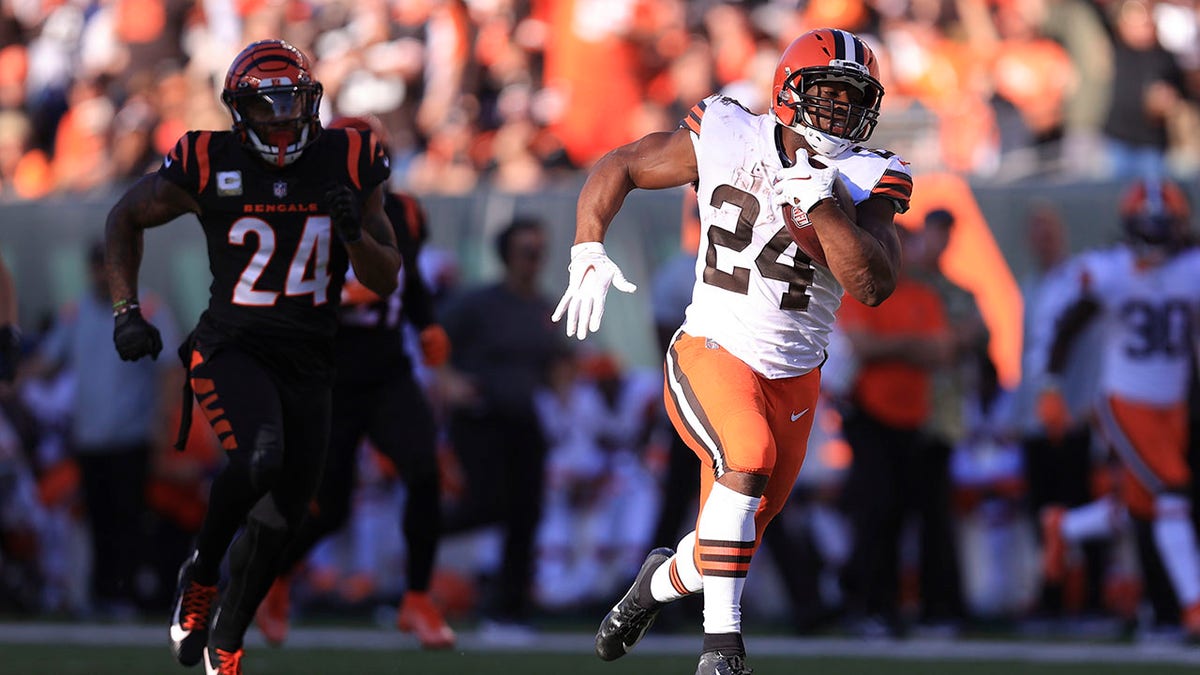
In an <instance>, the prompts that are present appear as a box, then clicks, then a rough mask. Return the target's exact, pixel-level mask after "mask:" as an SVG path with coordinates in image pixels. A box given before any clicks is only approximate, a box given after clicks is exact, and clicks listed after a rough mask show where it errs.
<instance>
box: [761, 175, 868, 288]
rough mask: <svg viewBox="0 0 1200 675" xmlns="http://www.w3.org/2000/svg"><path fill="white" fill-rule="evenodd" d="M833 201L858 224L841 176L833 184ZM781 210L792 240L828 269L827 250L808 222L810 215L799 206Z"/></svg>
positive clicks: (807, 254) (851, 199) (785, 206)
mask: <svg viewBox="0 0 1200 675" xmlns="http://www.w3.org/2000/svg"><path fill="white" fill-rule="evenodd" d="M833 199H834V201H836V202H837V204H838V206H840V207H841V209H842V211H844V212H845V213H846V217H848V218H849V219H850V220H851V221H854V222H857V220H856V217H857V215H858V210H857V209H855V208H854V198H853V197H851V196H850V188H848V187H846V183H845V181H843V180H842V178H841V176H839V177H838V179H837V181H836V182H834V184H833ZM780 208H781V209H783V222H784V223H785V224H786V225H787V229H788V233H789V234H791V235H792V240H793V241H795V242H796V245H797V246H799V247H800V251H801V252H802V253H804V255H806V256H808V257H809V258H811V259H812V261H813V262H814V263H816V264H818V265H820V266H821V267H828V266H829V265H828V264H827V263H826V262H825V249H824V248H822V247H821V240H820V239H819V238H817V231H816V229H815V228H813V226H812V223H810V222H808V214H807V213H805V212H804V211H803V210H801V209H800V207H798V206H791V205H788V204H784V205H782V206H780Z"/></svg>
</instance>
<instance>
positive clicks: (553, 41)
mask: <svg viewBox="0 0 1200 675" xmlns="http://www.w3.org/2000/svg"><path fill="white" fill-rule="evenodd" d="M634 2H636V0H610V2H605V3H596V2H584V1H582V0H558V1H556V2H553V3H549V5H548V6H547V7H546V8H545V9H547V10H548V11H547V16H548V17H549V24H550V29H549V31H547V33H548V35H549V39H548V40H547V42H546V84H547V86H549V87H550V88H552V89H554V90H556V91H559V92H561V93H562V94H563V102H564V110H563V112H562V115H561V117H559V119H558V120H557V121H556V122H555V124H554V125H553V130H554V132H555V133H556V134H557V135H558V137H559V138H561V139H562V142H563V146H564V147H565V148H566V151H567V154H568V155H569V156H570V158H571V161H573V162H575V163H576V164H578V165H580V166H588V165H590V164H591V163H592V162H593V161H595V160H597V159H599V158H600V156H601V155H603V154H604V153H606V152H608V151H609V150H611V149H612V148H615V147H617V146H619V145H624V144H625V143H628V142H630V141H632V140H634V138H633V137H632V130H631V128H630V125H629V124H628V122H627V121H626V120H627V119H628V117H629V111H631V110H634V109H636V108H637V107H638V104H639V102H640V101H641V98H642V87H641V83H640V81H639V73H640V69H641V63H640V61H639V59H638V53H637V48H636V47H635V46H634V45H633V44H632V43H630V42H629V41H628V40H627V39H626V31H628V30H629V29H630V28H632V22H631V19H632V17H633V15H634V14H635V12H634V9H635V8H634V7H633V6H632V4H633V3H634ZM622 11H628V12H629V16H626V17H623V16H622Z"/></svg>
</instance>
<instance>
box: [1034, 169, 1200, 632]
mask: <svg viewBox="0 0 1200 675" xmlns="http://www.w3.org/2000/svg"><path fill="white" fill-rule="evenodd" d="M1189 215H1190V208H1189V206H1188V203H1187V198H1186V196H1185V194H1184V192H1183V190H1181V189H1180V188H1179V186H1177V185H1175V184H1173V183H1170V182H1149V181H1137V182H1135V183H1133V184H1132V185H1131V186H1130V187H1129V188H1128V189H1127V190H1126V191H1125V194H1124V195H1123V197H1122V200H1121V219H1122V225H1123V227H1124V230H1125V242H1124V243H1123V244H1122V245H1119V246H1116V247H1113V248H1111V249H1107V250H1103V251H1096V252H1091V253H1086V254H1084V255H1082V256H1080V257H1079V258H1078V259H1077V260H1076V261H1075V263H1074V264H1075V270H1076V288H1075V292H1076V293H1077V300H1076V301H1075V302H1074V304H1071V305H1070V306H1069V307H1067V309H1066V310H1065V311H1064V312H1063V314H1062V316H1061V318H1060V319H1059V320H1058V324H1057V326H1056V331H1055V337H1054V341H1053V343H1052V345H1051V347H1050V356H1049V365H1048V367H1047V370H1048V371H1049V373H1050V377H1049V378H1048V379H1047V381H1046V382H1045V383H1044V388H1043V390H1042V392H1041V395H1040V398H1039V401H1038V414H1039V416H1040V417H1041V419H1042V421H1043V422H1044V423H1045V425H1046V428H1047V429H1051V430H1056V429H1057V430H1060V431H1061V430H1062V429H1065V428H1066V427H1067V426H1068V425H1069V423H1070V420H1069V416H1068V414H1067V412H1066V411H1067V407H1066V403H1065V402H1064V401H1063V398H1062V394H1061V393H1060V392H1059V390H1058V388H1057V386H1055V382H1054V376H1055V375H1056V374H1059V373H1061V372H1062V369H1063V367H1064V366H1065V364H1066V361H1067V357H1068V355H1069V354H1070V351H1071V350H1072V348H1073V347H1074V346H1075V338H1076V337H1077V336H1078V335H1079V334H1080V333H1081V332H1082V331H1083V329H1084V328H1085V327H1086V326H1087V325H1089V324H1090V323H1091V322H1093V321H1099V322H1101V326H1100V328H1101V330H1100V335H1101V338H1100V340H1101V344H1100V351H1101V354H1100V355H1098V356H1099V357H1100V362H1101V372H1100V393H1099V396H1098V397H1097V400H1096V402H1095V406H1094V417H1095V420H1094V423H1095V426H1096V428H1097V429H1098V430H1099V432H1100V434H1101V436H1102V437H1103V438H1104V440H1105V442H1106V444H1107V445H1108V446H1109V448H1111V449H1112V450H1113V452H1114V454H1115V455H1116V456H1117V457H1118V458H1120V460H1121V467H1122V468H1121V477H1120V480H1119V483H1118V487H1117V492H1118V496H1119V499H1120V502H1121V503H1122V504H1123V505H1124V507H1125V508H1126V509H1127V510H1128V513H1129V515H1132V516H1133V517H1135V518H1137V519H1139V520H1141V521H1144V522H1148V523H1149V524H1150V530H1151V534H1152V538H1153V540H1154V544H1155V548H1156V549H1157V550H1158V553H1159V556H1160V557H1161V558H1162V563H1163V568H1164V569H1165V570H1166V573H1167V577H1168V578H1169V579H1170V581H1171V586H1172V587H1173V588H1174V590H1175V595H1176V599H1177V600H1178V602H1179V607H1180V610H1181V615H1182V616H1181V618H1182V623H1183V628H1184V631H1185V633H1186V634H1187V636H1188V637H1189V638H1190V639H1193V640H1195V639H1200V548H1198V547H1197V543H1196V535H1195V532H1194V531H1193V529H1192V520H1191V508H1192V505H1191V503H1190V500H1189V498H1188V494H1189V489H1190V486H1191V481H1192V475H1191V470H1190V469H1189V466H1188V459H1187V447H1188V412H1187V397H1188V384H1189V377H1190V375H1191V369H1192V368H1193V367H1194V366H1193V362H1194V361H1193V359H1194V349H1195V345H1196V342H1195V341H1196V337H1197V331H1196V329H1197V314H1198V312H1200V249H1196V248H1194V247H1193V248H1187V247H1186V246H1185V244H1186V240H1187V230H1188V218H1189ZM1120 520H1121V519H1120V518H1113V517H1112V514H1111V509H1110V508H1108V507H1107V502H1098V503H1096V504H1094V505H1085V506H1082V507H1078V508H1076V509H1072V510H1070V511H1065V510H1063V509H1061V508H1053V507H1052V508H1048V509H1047V511H1046V512H1045V513H1044V514H1043V524H1042V527H1043V533H1044V535H1045V537H1044V539H1045V542H1044V545H1045V546H1046V555H1045V556H1044V564H1045V566H1046V567H1047V574H1048V575H1049V576H1054V575H1055V572H1054V570H1055V569H1056V568H1058V569H1061V567H1062V564H1063V563H1062V557H1063V556H1064V554H1065V549H1066V546H1065V544H1066V543H1069V542H1074V541H1078V540H1082V539H1084V538H1088V537H1090V536H1097V535H1102V534H1111V529H1112V528H1113V527H1114V526H1115V524H1116V523H1119V522H1120Z"/></svg>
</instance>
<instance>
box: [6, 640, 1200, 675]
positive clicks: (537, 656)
mask: <svg viewBox="0 0 1200 675" xmlns="http://www.w3.org/2000/svg"><path fill="white" fill-rule="evenodd" d="M695 664H696V662H695V659H694V657H690V656H642V655H638V654H633V655H630V656H628V657H626V658H624V659H621V660H620V661H615V662H613V663H604V662H602V661H600V660H598V659H596V658H595V657H594V656H592V655H591V654H580V655H572V654H545V653H529V652H507V651H506V652H493V653H469V654H468V653H462V652H440V653H429V652H420V651H353V650H337V649H282V650H273V649H265V648H259V649H255V650H253V651H251V652H248V653H247V656H246V660H245V661H243V666H244V667H245V670H246V673H247V675H309V674H311V675H342V674H346V675H401V674H405V673H413V674H418V673H419V674H421V675H463V674H472V673H478V674H479V675H500V674H504V675H634V674H635V673H636V674H638V675H658V674H660V673H661V674H662V675H691V673H693V672H694V668H695V667H696V665H695ZM751 666H753V667H754V672H755V674H756V675H773V674H779V675H784V674H788V675H792V674H798V673H820V674H821V675H878V674H882V675H1013V674H1020V675H1043V674H1045V675H1067V674H1072V673H1076V674H1079V675H1084V674H1086V675H1109V674H1117V673H1131V674H1132V673H1136V674H1137V675H1169V674H1174V673H1179V674H1181V675H1182V674H1183V673H1195V672H1196V668H1195V666H1183V665H1176V666H1168V665H1160V664H1152V663H1128V664H1102V663H1071V664H1033V663H1025V662H1020V661H1010V662H1002V661H965V660H953V661H916V660H907V659H903V660H892V659H849V658H816V657H779V656H771V657H768V656H763V657H758V658H755V657H752V658H751ZM198 672H199V673H203V671H202V670H195V669H193V670H185V669H183V668H181V667H179V666H178V665H176V664H175V662H174V661H173V660H172V659H171V656H170V654H169V653H168V651H167V649H166V648H165V646H160V647H154V648H151V647H100V648H93V647H83V646H75V645H71V646H58V645H36V646H29V645H15V644H3V645H0V673H4V674H6V675H7V674H9V673H12V674H13V675H16V674H18V673H19V674H21V675H164V674H165V675H172V674H176V673H178V674H183V673H198Z"/></svg>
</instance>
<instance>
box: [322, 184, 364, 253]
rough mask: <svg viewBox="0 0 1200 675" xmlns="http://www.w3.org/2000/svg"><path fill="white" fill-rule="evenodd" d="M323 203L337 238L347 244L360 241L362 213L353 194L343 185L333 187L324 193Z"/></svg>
mask: <svg viewBox="0 0 1200 675" xmlns="http://www.w3.org/2000/svg"><path fill="white" fill-rule="evenodd" d="M325 201H326V202H328V203H329V218H330V219H331V220H332V221H333V229H334V231H335V232H337V234H338V237H340V238H341V240H342V241H343V242H345V243H347V244H349V243H352V242H355V241H358V240H359V239H362V212H361V211H360V210H359V207H358V198H357V197H355V196H354V192H352V191H351V190H350V188H348V187H346V186H345V185H334V186H333V187H331V188H329V190H328V191H326V192H325Z"/></svg>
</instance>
